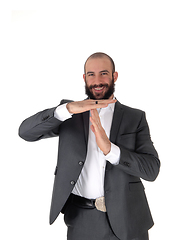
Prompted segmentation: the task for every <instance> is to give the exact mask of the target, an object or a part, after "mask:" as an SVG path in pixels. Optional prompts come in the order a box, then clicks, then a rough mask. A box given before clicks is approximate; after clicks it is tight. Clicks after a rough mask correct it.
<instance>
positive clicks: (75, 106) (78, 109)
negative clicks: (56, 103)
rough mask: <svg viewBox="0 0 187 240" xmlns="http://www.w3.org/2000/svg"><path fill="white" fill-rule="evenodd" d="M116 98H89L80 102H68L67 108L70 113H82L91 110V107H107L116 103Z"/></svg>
mask: <svg viewBox="0 0 187 240" xmlns="http://www.w3.org/2000/svg"><path fill="white" fill-rule="evenodd" d="M116 101H117V100H116V99H106V100H93V99H87V100H83V101H78V102H70V103H68V104H67V106H66V107H67V109H68V111H69V112H70V113H72V114H76V113H82V112H86V111H89V110H91V109H97V108H105V107H107V106H108V104H110V103H115V102H116Z"/></svg>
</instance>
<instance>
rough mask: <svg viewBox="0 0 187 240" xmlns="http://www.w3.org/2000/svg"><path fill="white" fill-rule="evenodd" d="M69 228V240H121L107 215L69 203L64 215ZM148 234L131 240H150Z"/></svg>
mask: <svg viewBox="0 0 187 240" xmlns="http://www.w3.org/2000/svg"><path fill="white" fill-rule="evenodd" d="M64 221H65V224H66V225H67V227H68V232H67V240H120V239H119V238H117V237H116V236H115V234H114V233H113V231H112V229H111V227H110V223H109V220H108V216H107V213H104V212H101V211H98V210H97V209H96V208H94V209H87V208H81V207H78V206H76V205H75V204H73V203H69V204H68V206H67V208H66V210H65V214H64ZM148 239H149V237H148V232H146V233H145V234H144V235H142V236H141V237H140V238H134V239H129V240H148Z"/></svg>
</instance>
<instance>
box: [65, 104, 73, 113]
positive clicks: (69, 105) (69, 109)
mask: <svg viewBox="0 0 187 240" xmlns="http://www.w3.org/2000/svg"><path fill="white" fill-rule="evenodd" d="M66 108H67V110H68V112H69V113H70V114H73V112H72V110H71V103H68V104H67V105H66Z"/></svg>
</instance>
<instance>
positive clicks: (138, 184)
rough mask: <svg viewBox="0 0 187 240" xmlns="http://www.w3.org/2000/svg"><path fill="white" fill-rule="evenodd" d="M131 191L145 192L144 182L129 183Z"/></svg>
mask: <svg viewBox="0 0 187 240" xmlns="http://www.w3.org/2000/svg"><path fill="white" fill-rule="evenodd" d="M129 190H130V191H131V192H134V191H143V190H144V185H143V184H142V182H141V181H140V182H130V183H129Z"/></svg>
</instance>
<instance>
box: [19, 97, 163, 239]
mask: <svg viewBox="0 0 187 240" xmlns="http://www.w3.org/2000/svg"><path fill="white" fill-rule="evenodd" d="M66 102H69V100H62V101H61V104H63V103H66ZM55 109H56V107H55V108H51V109H46V110H44V111H42V112H39V113H37V114H35V115H34V116H31V117H29V118H28V119H26V120H25V121H23V123H22V124H21V126H20V128H19V135H20V137H21V138H23V139H25V140H26V141H37V140H40V139H43V138H48V137H54V136H59V149H58V161H57V166H56V170H55V181H54V188H53V196H52V203H51V212H50V224H52V223H53V222H54V221H55V219H56V218H57V217H58V215H59V213H60V212H61V211H63V207H64V205H65V203H66V201H67V199H68V197H69V195H70V193H71V191H72V190H73V188H74V185H75V183H76V181H77V179H78V177H79V175H80V173H81V170H82V168H83V165H84V162H85V159H86V154H87V142H88V130H89V112H84V113H81V114H74V115H73V116H72V118H71V119H68V120H66V121H64V122H61V121H59V120H58V119H56V118H55V117H54V111H55ZM110 141H111V142H113V143H114V144H116V145H117V146H119V148H120V151H121V157H120V163H119V165H112V164H111V163H109V162H108V161H107V165H106V173H105V184H104V190H105V198H106V208H107V213H108V217H109V221H110V224H111V226H112V229H113V231H114V232H115V234H116V236H118V238H120V239H124V240H127V239H132V238H135V237H138V236H139V235H141V233H144V232H146V231H147V230H148V229H149V228H151V227H152V226H153V220H152V217H151V213H150V210H149V206H148V203H147V200H146V196H145V192H144V186H143V184H142V182H141V180H140V178H142V179H145V180H148V181H154V180H155V179H156V177H157V175H158V173H159V168H160V161H159V159H158V155H157V152H156V150H155V148H154V146H153V143H152V141H151V139H150V133H149V127H148V124H147V121H146V118H145V113H144V112H142V111H140V110H137V109H133V108H130V107H127V106H124V105H122V104H121V103H119V102H118V101H117V102H116V104H115V110H114V116H113V121H112V127H111V132H110Z"/></svg>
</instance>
